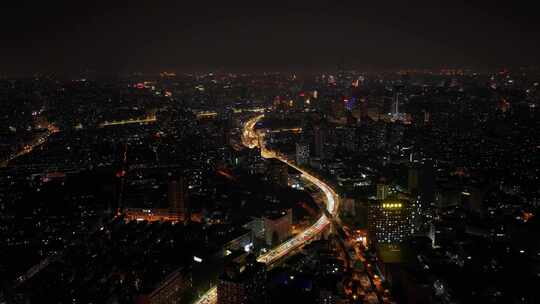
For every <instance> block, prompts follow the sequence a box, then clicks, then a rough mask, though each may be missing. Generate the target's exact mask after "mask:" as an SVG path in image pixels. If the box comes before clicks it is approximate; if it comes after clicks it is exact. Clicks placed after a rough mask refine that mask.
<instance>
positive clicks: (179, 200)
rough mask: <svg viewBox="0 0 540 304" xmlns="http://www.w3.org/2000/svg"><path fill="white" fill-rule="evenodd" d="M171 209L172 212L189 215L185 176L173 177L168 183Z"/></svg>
mask: <svg viewBox="0 0 540 304" xmlns="http://www.w3.org/2000/svg"><path fill="white" fill-rule="evenodd" d="M167 198H168V201H169V209H170V211H171V212H172V213H177V214H183V215H184V216H185V217H186V216H187V215H188V193H187V181H186V178H185V177H183V176H180V177H177V178H173V179H171V180H170V181H169V184H168V195H167Z"/></svg>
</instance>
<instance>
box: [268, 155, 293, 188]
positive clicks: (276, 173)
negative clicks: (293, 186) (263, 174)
mask: <svg viewBox="0 0 540 304" xmlns="http://www.w3.org/2000/svg"><path fill="white" fill-rule="evenodd" d="M269 162H270V163H269V165H268V177H269V178H270V181H272V183H274V184H277V185H280V186H282V187H287V186H288V184H289V166H288V165H287V164H285V163H284V162H282V161H279V160H277V159H274V158H272V159H270V160H269Z"/></svg>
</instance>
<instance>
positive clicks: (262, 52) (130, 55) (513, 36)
mask: <svg viewBox="0 0 540 304" xmlns="http://www.w3.org/2000/svg"><path fill="white" fill-rule="evenodd" d="M2 11H3V18H2V21H0V22H1V23H0V25H1V27H0V33H1V34H2V36H3V44H4V47H2V49H1V50H0V56H1V57H0V75H31V74H33V73H57V74H62V73H69V74H76V73H79V72H81V71H87V70H92V71H98V72H100V73H119V72H128V71H131V72H132V71H144V72H157V71H161V70H177V71H179V72H182V71H187V72H192V71H208V70H225V71H248V72H260V71H280V70H281V71H295V70H296V71H307V72H312V71H317V70H325V69H326V70H328V69H334V68H335V66H336V65H337V64H338V63H339V62H340V61H341V60H343V61H344V62H345V63H346V64H347V66H348V67H349V68H358V69H373V70H380V69H397V68H438V67H474V68H482V67H515V66H530V65H538V64H539V63H540V62H539V61H538V60H539V59H538V57H537V56H536V54H537V53H538V52H539V51H540V45H539V44H540V43H539V42H538V40H537V39H534V37H536V36H537V34H538V32H539V30H540V23H539V21H538V20H537V18H535V16H534V10H532V7H530V6H528V5H527V4H523V3H519V4H514V3H508V2H502V1H475V2H474V3H462V2H452V3H445V4H441V3H433V2H428V1H417V2H415V3H410V4H403V3H400V2H397V1H385V2H382V3H379V4H374V3H371V4H359V3H355V2H352V1H343V2H339V3H335V2H334V1H296V2H295V3H294V4H286V5H281V6H279V5H277V4H276V5H270V4H265V5H263V6H260V5H259V4H256V5H254V4H249V3H243V2H239V3H236V4H229V3H227V4H224V3H183V2H181V3H178V2H174V1H162V2H152V3H150V2H137V1H115V2H114V3H108V2H105V1H97V2H93V3H92V5H86V6H83V5H81V4H80V3H73V2H69V1H56V2H53V3H51V2H48V3H35V2H31V1H20V2H17V3H13V4H6V7H4V8H3V10H2Z"/></svg>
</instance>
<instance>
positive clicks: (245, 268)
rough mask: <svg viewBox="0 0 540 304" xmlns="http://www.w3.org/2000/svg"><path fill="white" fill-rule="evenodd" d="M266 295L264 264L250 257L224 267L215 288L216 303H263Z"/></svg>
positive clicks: (265, 300)
mask: <svg viewBox="0 0 540 304" xmlns="http://www.w3.org/2000/svg"><path fill="white" fill-rule="evenodd" d="M266 302H267V296H266V265H265V264H262V263H259V262H257V261H255V258H254V257H253V258H251V259H250V260H249V261H247V262H244V263H237V262H233V263H231V264H230V265H228V266H226V267H225V272H224V273H223V274H222V275H221V276H220V278H219V283H218V288H217V303H218V304H238V303H242V304H264V303H266Z"/></svg>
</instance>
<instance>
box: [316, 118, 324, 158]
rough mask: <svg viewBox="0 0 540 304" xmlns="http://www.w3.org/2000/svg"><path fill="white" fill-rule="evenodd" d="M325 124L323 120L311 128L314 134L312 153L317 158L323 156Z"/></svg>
mask: <svg viewBox="0 0 540 304" xmlns="http://www.w3.org/2000/svg"><path fill="white" fill-rule="evenodd" d="M327 133H328V132H327V125H326V122H325V121H322V122H321V123H320V124H318V125H315V126H314V128H313V135H314V151H313V152H314V155H315V156H316V157H319V158H324V156H325V155H324V145H325V142H326V137H327Z"/></svg>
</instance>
